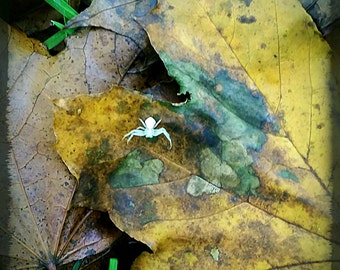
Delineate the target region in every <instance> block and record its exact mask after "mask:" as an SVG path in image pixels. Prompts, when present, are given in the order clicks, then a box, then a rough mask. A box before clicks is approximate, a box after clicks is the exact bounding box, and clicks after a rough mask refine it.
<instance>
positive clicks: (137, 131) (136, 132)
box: [122, 127, 145, 144]
mask: <svg viewBox="0 0 340 270" xmlns="http://www.w3.org/2000/svg"><path fill="white" fill-rule="evenodd" d="M128 136H130V137H129V138H128V140H127V142H126V143H127V144H128V143H129V141H130V140H131V139H132V138H133V136H140V137H141V136H145V130H144V128H142V127H138V128H136V129H134V130H131V131H130V132H129V133H126V134H125V135H124V136H123V138H122V140H123V139H125V138H126V137H128Z"/></svg>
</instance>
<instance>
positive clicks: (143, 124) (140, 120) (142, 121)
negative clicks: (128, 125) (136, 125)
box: [139, 118, 146, 128]
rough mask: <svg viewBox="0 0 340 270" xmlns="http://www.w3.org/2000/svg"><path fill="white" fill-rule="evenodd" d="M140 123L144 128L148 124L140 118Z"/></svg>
mask: <svg viewBox="0 0 340 270" xmlns="http://www.w3.org/2000/svg"><path fill="white" fill-rule="evenodd" d="M139 121H140V122H141V123H142V124H143V126H144V127H145V128H146V124H145V122H144V121H143V120H142V119H140V118H139Z"/></svg>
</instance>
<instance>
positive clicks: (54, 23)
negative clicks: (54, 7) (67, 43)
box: [51, 20, 65, 30]
mask: <svg viewBox="0 0 340 270" xmlns="http://www.w3.org/2000/svg"><path fill="white" fill-rule="evenodd" d="M51 23H52V24H53V25H54V26H56V27H58V28H59V30H63V28H64V26H65V25H63V24H62V23H60V22H57V21H53V20H51Z"/></svg>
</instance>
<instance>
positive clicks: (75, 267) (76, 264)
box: [72, 260, 83, 270]
mask: <svg viewBox="0 0 340 270" xmlns="http://www.w3.org/2000/svg"><path fill="white" fill-rule="evenodd" d="M82 263H83V260H78V261H76V263H75V264H74V265H73V267H72V270H79V268H80V266H81V264H82Z"/></svg>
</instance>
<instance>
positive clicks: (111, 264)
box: [109, 258, 118, 270]
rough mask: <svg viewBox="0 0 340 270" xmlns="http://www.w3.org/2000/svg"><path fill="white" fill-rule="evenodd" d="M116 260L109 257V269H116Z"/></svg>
mask: <svg viewBox="0 0 340 270" xmlns="http://www.w3.org/2000/svg"><path fill="white" fill-rule="evenodd" d="M117 267H118V260H117V259H116V258H110V264H109V270H117Z"/></svg>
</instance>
